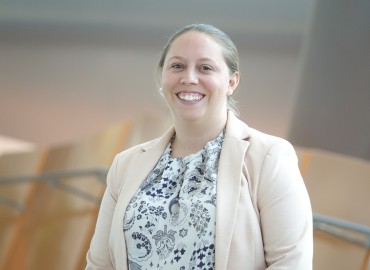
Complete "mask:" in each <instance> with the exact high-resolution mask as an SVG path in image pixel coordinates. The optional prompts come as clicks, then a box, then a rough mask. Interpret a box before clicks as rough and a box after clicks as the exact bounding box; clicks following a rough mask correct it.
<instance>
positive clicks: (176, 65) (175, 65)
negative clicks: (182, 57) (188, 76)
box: [171, 64, 183, 69]
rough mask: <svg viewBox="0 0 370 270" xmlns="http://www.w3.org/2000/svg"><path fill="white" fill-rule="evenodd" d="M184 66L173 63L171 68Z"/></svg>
mask: <svg viewBox="0 0 370 270" xmlns="http://www.w3.org/2000/svg"><path fill="white" fill-rule="evenodd" d="M182 67H183V66H182V65H181V64H173V65H171V68H173V69H181V68H182Z"/></svg>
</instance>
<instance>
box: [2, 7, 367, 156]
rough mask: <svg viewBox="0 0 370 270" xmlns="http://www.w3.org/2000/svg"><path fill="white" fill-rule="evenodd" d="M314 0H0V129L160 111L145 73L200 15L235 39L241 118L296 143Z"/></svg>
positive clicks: (58, 139) (70, 129)
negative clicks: (295, 126) (180, 30)
mask: <svg viewBox="0 0 370 270" xmlns="http://www.w3.org/2000/svg"><path fill="white" fill-rule="evenodd" d="M328 1H329V0H328ZM330 1H332V0H330ZM313 2H314V1H313V0H301V1H296V0H280V1H251V0H250V1H246V0H240V1H237V0H231V1H214V0H213V1H209V0H202V1H199V0H198V1H194V0H190V1H173V0H172V1H168V0H165V1H153V0H145V1H144V0H138V1H123V0H121V1H101V0H99V1H97V0H88V1H87V0H73V1H72V0H64V1H50V0H49V1H41V0H35V1H26V0H24V1H20V0H15V1H14V0H13V1H2V2H0V59H1V61H0V135H5V136H10V137H13V138H16V139H21V140H24V141H27V142H32V143H35V144H37V145H53V144H59V143H65V142H68V141H73V140H77V139H79V138H81V137H83V136H86V135H88V134H90V133H92V132H96V131H97V130H99V129H101V128H104V127H107V126H109V125H111V124H113V123H116V122H119V121H122V119H125V118H133V117H135V116H136V115H139V114H147V115H157V117H161V116H162V115H163V114H164V115H166V110H165V108H164V104H163V102H161V100H160V98H159V97H158V95H156V85H155V82H154V75H153V74H154V70H155V65H156V61H157V59H158V55H159V52H160V50H161V48H162V46H163V45H164V43H165V42H166V40H167V38H168V36H169V35H170V34H171V33H173V31H175V30H177V29H178V28H180V27H182V26H183V25H186V24H189V23H193V22H204V23H211V24H214V25H216V26H218V27H220V28H221V29H223V30H225V31H226V32H227V33H228V34H229V35H230V36H231V37H232V39H233V40H234V41H235V43H236V44H237V46H238V48H239V51H240V56H241V66H242V84H241V86H240V87H239V89H238V93H237V95H236V98H237V99H238V100H239V105H240V107H241V113H242V115H241V118H242V119H243V120H245V121H246V122H248V124H250V125H251V126H253V127H256V128H258V129H261V130H263V131H265V132H268V133H272V134H275V135H278V136H282V137H286V138H288V139H290V137H292V138H291V139H293V141H295V142H297V144H298V143H299V140H298V141H297V140H296V139H295V138H294V136H293V135H294V134H293V133H292V131H291V126H292V123H293V124H294V123H295V121H296V120H295V119H294V116H295V115H296V113H295V112H296V110H297V107H299V106H298V105H297V100H300V97H301V96H302V94H301V89H302V88H304V87H303V86H302V85H301V82H302V81H304V80H303V79H302V78H304V77H305V76H306V74H305V73H304V71H305V69H306V66H305V63H306V62H307V54H308V52H309V51H310V50H309V49H307V48H308V47H310V46H309V45H307V44H310V40H311V39H312V36H313V35H312V32H313V31H312V28H313V27H314V24H313V23H312V21H313V18H314V15H315V14H317V11H316V12H315V10H317V4H316V5H315V4H314V3H313ZM316 16H317V15H316ZM317 98H320V94H319V96H317ZM317 113H318V112H317ZM317 113H316V114H317ZM320 136H321V135H320ZM321 141H322V142H325V139H323V140H321ZM302 144H305V145H307V144H309V143H307V142H304V143H303V142H302ZM312 146H313V147H315V145H312ZM317 147H322V146H321V145H320V144H317ZM363 147H365V148H366V147H367V149H368V150H369V149H370V148H369V144H368V143H367V144H366V143H365V142H364V143H363ZM334 150H335V149H334ZM369 152H370V150H369ZM351 154H353V153H351ZM353 155H357V156H361V157H365V158H369V156H370V153H369V155H368V156H367V154H364V152H361V153H360V154H359V152H358V151H357V152H356V153H354V154H353Z"/></svg>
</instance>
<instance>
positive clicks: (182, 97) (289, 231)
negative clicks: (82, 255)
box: [86, 24, 312, 270]
mask: <svg viewBox="0 0 370 270" xmlns="http://www.w3.org/2000/svg"><path fill="white" fill-rule="evenodd" d="M158 71H159V75H160V79H159V83H160V87H161V88H160V92H161V94H162V95H163V97H164V99H165V100H166V103H167V105H168V107H169V108H170V110H171V112H172V116H173V127H172V128H171V129H170V130H168V131H167V132H166V133H165V134H164V135H163V136H162V137H160V138H158V139H156V140H153V141H150V142H148V143H144V144H142V145H138V146H136V147H133V148H131V149H128V150H126V151H123V152H122V153H120V154H118V155H117V156H116V158H115V159H114V162H113V165H112V167H111V169H110V171H109V174H108V179H107V190H106V192H105V195H104V198H103V201H102V205H101V209H100V212H99V217H98V221H97V225H96V231H95V234H94V237H93V239H92V243H91V247H90V250H89V252H88V254H87V268H86V269H217V270H221V269H232V270H234V269H251V270H252V269H253V270H256V269H294V270H297V269H312V213H311V207H310V201H309V198H308V195H307V192H306V189H305V186H304V183H303V180H302V177H301V175H300V172H299V169H298V167H297V158H296V155H295V152H294V149H293V147H292V146H291V145H290V144H289V143H288V142H287V141H285V140H283V139H280V138H277V137H273V136H270V135H266V134H263V133H261V132H259V131H257V130H254V129H252V128H250V127H248V126H247V125H246V124H244V123H243V122H241V121H240V120H239V119H238V118H237V117H236V116H235V114H234V113H233V111H234V109H233V103H232V100H231V95H232V94H233V92H234V91H235V89H236V88H237V86H238V83H239V79H240V74H239V63H238V54H237V50H236V48H235V46H234V44H233V43H232V41H231V40H230V39H229V37H228V36H227V35H226V34H224V33H223V32H222V31H220V30H219V29H217V28H215V27H213V26H210V25H203V24H199V25H189V26H187V27H185V28H183V29H182V30H180V31H179V32H177V33H176V34H175V35H174V36H173V37H172V38H170V40H169V42H168V44H167V46H166V47H165V49H164V51H163V54H162V57H161V59H160V61H159V65H158Z"/></svg>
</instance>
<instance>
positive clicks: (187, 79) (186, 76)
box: [181, 69, 198, 84]
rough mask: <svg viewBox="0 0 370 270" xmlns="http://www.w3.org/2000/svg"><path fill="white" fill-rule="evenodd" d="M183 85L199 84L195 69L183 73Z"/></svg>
mask: <svg viewBox="0 0 370 270" xmlns="http://www.w3.org/2000/svg"><path fill="white" fill-rule="evenodd" d="M181 83H183V84H197V83H198V76H197V72H196V71H195V70H193V69H187V70H185V71H184V73H183V76H182V78H181Z"/></svg>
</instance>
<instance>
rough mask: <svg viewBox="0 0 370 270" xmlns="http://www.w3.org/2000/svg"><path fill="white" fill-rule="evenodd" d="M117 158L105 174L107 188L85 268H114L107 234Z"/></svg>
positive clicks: (111, 215) (113, 196) (114, 187)
mask: <svg viewBox="0 0 370 270" xmlns="http://www.w3.org/2000/svg"><path fill="white" fill-rule="evenodd" d="M117 159H118V157H117V156H116V157H115V159H114V160H113V163H112V166H111V167H110V169H109V172H108V175H107V188H106V190H105V193H104V196H103V199H102V202H101V205H100V210H99V215H98V219H97V223H96V227H95V233H94V236H93V238H92V240H91V244H90V249H89V251H88V252H87V255H86V260H87V265H86V270H113V269H114V266H113V263H112V260H111V256H110V252H109V235H110V229H111V224H112V218H113V213H114V210H115V207H116V203H117V190H116V181H117V163H118V161H117Z"/></svg>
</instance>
